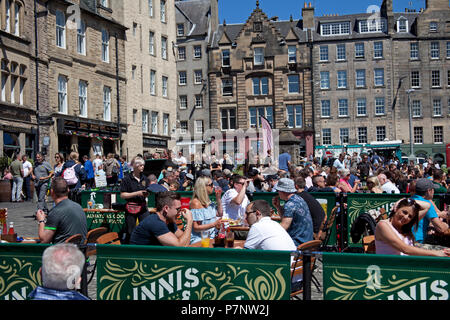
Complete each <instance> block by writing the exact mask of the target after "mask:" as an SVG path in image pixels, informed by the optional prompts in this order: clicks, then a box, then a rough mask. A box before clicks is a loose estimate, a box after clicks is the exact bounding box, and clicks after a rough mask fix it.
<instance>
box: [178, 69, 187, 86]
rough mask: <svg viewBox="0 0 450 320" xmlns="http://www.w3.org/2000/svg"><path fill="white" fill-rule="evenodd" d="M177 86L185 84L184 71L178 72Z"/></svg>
mask: <svg viewBox="0 0 450 320" xmlns="http://www.w3.org/2000/svg"><path fill="white" fill-rule="evenodd" d="M178 84H179V85H180V86H185V85H186V84H187V77H186V71H180V72H178Z"/></svg>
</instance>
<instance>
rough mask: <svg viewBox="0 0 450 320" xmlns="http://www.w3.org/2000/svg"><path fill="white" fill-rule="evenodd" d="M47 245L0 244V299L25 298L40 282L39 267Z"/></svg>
mask: <svg viewBox="0 0 450 320" xmlns="http://www.w3.org/2000/svg"><path fill="white" fill-rule="evenodd" d="M47 247H48V245H41V244H14V243H10V244H1V245H0V300H25V299H26V298H27V296H28V295H29V294H30V293H31V291H33V290H34V289H35V288H36V287H37V286H38V285H40V284H41V276H40V274H39V268H40V267H41V265H42V253H43V252H44V250H45V249H46V248H47Z"/></svg>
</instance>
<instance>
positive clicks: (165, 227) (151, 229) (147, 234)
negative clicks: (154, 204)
mask: <svg viewBox="0 0 450 320" xmlns="http://www.w3.org/2000/svg"><path fill="white" fill-rule="evenodd" d="M177 229H178V227H177V225H176V224H175V223H169V224H166V223H165V222H164V221H162V220H161V219H160V218H159V216H158V214H156V213H152V214H150V215H149V216H148V217H147V218H145V219H144V220H142V222H141V223H139V225H138V226H137V227H136V228H135V229H134V231H133V233H132V234H131V238H130V244H137V245H150V246H161V245H162V244H161V243H160V242H159V240H158V237H159V236H162V235H164V234H166V233H169V232H172V233H175V232H176V231H177Z"/></svg>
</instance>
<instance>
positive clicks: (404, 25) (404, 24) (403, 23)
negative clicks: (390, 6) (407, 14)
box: [397, 17, 408, 33]
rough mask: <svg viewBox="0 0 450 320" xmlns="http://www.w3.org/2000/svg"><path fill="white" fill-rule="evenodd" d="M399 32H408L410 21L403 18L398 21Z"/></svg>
mask: <svg viewBox="0 0 450 320" xmlns="http://www.w3.org/2000/svg"><path fill="white" fill-rule="evenodd" d="M397 32H399V33H400V32H408V20H406V19H405V18H403V17H401V18H400V19H398V21H397Z"/></svg>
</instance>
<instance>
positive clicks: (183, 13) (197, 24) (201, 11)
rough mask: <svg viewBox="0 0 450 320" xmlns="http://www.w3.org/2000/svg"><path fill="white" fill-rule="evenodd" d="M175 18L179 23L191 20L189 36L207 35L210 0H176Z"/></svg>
mask: <svg viewBox="0 0 450 320" xmlns="http://www.w3.org/2000/svg"><path fill="white" fill-rule="evenodd" d="M175 8H176V9H177V10H175V20H176V22H177V23H183V22H185V21H189V22H190V26H189V27H190V28H191V29H190V30H186V31H187V35H188V36H198V35H205V34H207V33H208V26H209V23H208V22H209V14H210V10H211V2H210V0H189V1H176V2H175Z"/></svg>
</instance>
